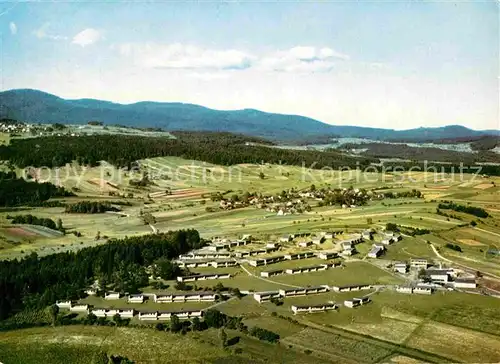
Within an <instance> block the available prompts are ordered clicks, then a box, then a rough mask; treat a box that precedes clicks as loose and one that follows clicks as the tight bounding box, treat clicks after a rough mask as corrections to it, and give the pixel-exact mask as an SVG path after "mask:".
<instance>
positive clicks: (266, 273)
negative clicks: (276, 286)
mask: <svg viewBox="0 0 500 364" xmlns="http://www.w3.org/2000/svg"><path fill="white" fill-rule="evenodd" d="M283 273H284V272H283V269H277V270H269V271H264V272H260V276H261V277H264V278H269V277H273V276H278V275H280V274H283Z"/></svg>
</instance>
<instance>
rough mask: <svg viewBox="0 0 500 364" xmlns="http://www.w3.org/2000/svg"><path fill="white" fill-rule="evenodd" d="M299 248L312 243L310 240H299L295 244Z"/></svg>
mask: <svg viewBox="0 0 500 364" xmlns="http://www.w3.org/2000/svg"><path fill="white" fill-rule="evenodd" d="M297 245H298V246H299V248H307V247H308V246H311V245H312V241H310V240H307V241H301V242H300V243H298V244H297Z"/></svg>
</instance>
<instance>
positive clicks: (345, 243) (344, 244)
mask: <svg viewBox="0 0 500 364" xmlns="http://www.w3.org/2000/svg"><path fill="white" fill-rule="evenodd" d="M352 245H353V244H352V242H351V241H343V242H342V243H341V246H342V249H343V250H347V249H352Z"/></svg>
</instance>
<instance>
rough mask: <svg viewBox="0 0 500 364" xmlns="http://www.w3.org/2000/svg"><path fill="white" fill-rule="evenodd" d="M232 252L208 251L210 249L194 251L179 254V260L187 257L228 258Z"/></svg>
mask: <svg viewBox="0 0 500 364" xmlns="http://www.w3.org/2000/svg"><path fill="white" fill-rule="evenodd" d="M231 257H232V254H231V253H229V252H210V251H203V250H199V251H195V252H191V253H187V254H184V255H180V256H179V260H188V259H229V258H231Z"/></svg>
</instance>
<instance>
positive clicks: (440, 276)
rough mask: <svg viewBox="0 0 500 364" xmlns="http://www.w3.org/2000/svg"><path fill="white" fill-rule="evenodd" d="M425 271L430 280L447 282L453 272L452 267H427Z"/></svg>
mask: <svg viewBox="0 0 500 364" xmlns="http://www.w3.org/2000/svg"><path fill="white" fill-rule="evenodd" d="M425 273H426V275H427V276H428V277H429V278H430V279H431V281H432V282H439V283H447V282H448V281H449V280H450V275H451V274H453V269H451V268H450V269H427V270H426V271H425Z"/></svg>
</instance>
